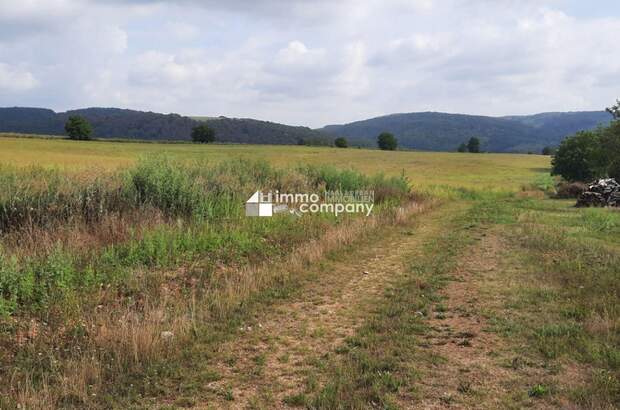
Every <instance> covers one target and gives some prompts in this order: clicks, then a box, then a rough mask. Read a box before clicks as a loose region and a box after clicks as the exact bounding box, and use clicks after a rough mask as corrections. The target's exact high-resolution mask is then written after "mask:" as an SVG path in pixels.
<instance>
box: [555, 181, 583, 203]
mask: <svg viewBox="0 0 620 410" xmlns="http://www.w3.org/2000/svg"><path fill="white" fill-rule="evenodd" d="M587 188H588V187H587V185H586V184H584V183H583V182H566V181H562V182H560V183H559V184H558V185H557V186H556V193H555V197H556V198H559V199H572V198H577V197H578V196H579V195H581V194H582V193H583V192H585V191H586V190H587Z"/></svg>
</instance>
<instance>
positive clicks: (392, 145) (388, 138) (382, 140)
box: [377, 132, 398, 151]
mask: <svg viewBox="0 0 620 410" xmlns="http://www.w3.org/2000/svg"><path fill="white" fill-rule="evenodd" d="M377 145H378V146H379V148H380V149H382V150H386V151H394V150H395V149H396V148H397V147H398V140H397V139H396V137H394V134H391V133H389V132H382V133H381V134H379V136H378V137H377Z"/></svg>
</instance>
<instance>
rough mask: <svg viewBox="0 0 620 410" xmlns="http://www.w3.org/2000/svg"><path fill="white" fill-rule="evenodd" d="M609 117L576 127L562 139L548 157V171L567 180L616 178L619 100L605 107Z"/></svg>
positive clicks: (619, 157)
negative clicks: (604, 122) (585, 128)
mask: <svg viewBox="0 0 620 410" xmlns="http://www.w3.org/2000/svg"><path fill="white" fill-rule="evenodd" d="M607 112H609V113H610V114H611V115H612V117H613V120H612V121H611V123H610V124H609V126H606V127H598V128H596V129H595V130H590V131H579V132H577V133H576V134H575V135H573V136H571V137H568V138H566V139H564V140H563V141H562V142H561V143H560V145H559V147H558V148H557V151H556V152H555V155H554V156H553V160H552V163H551V164H552V171H551V173H552V175H560V176H562V178H564V179H565V180H567V181H571V182H573V181H591V180H593V179H596V178H605V177H609V178H616V179H617V180H618V181H620V100H617V101H616V104H615V105H613V106H611V107H609V108H607Z"/></svg>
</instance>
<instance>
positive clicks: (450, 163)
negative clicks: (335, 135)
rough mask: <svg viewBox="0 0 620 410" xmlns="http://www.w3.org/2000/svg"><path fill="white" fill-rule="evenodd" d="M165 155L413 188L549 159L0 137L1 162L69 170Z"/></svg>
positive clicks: (529, 167)
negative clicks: (335, 173) (369, 177)
mask: <svg viewBox="0 0 620 410" xmlns="http://www.w3.org/2000/svg"><path fill="white" fill-rule="evenodd" d="M154 153H166V154H167V155H170V156H171V157H172V158H178V159H182V160H205V159H206V160H208V161H214V162H217V161H221V160H223V159H226V158H245V159H253V160H256V159H264V160H266V161H268V162H269V163H270V164H273V165H274V166H290V165H297V164H303V163H308V164H314V165H319V164H331V165H334V166H338V167H340V168H348V167H353V168H355V169H357V170H359V171H362V172H365V173H377V172H384V173H386V174H389V175H398V174H400V173H401V172H403V171H404V172H405V174H406V175H407V176H408V177H409V178H410V179H411V181H412V183H413V185H414V186H421V187H428V186H431V185H449V186H452V187H466V188H477V189H483V190H489V189H491V190H496V189H508V190H513V191H514V190H516V189H519V188H520V186H521V185H524V184H527V183H530V182H532V181H533V180H534V179H535V178H536V176H537V175H540V174H544V173H546V172H547V168H548V167H549V157H547V156H542V155H518V154H485V155H477V154H464V153H445V152H436V153H435V152H414V151H402V152H383V151H378V150H367V149H346V150H342V149H337V148H323V147H320V148H312V147H297V146H281V145H280V146H278V145H209V146H206V145H196V144H157V143H131V142H102V141H69V140H56V139H54V140H46V139H40V138H7V137H3V138H0V163H3V164H15V165H20V166H24V165H42V166H48V167H61V168H67V169H69V170H83V169H92V168H93V167H101V168H103V169H115V168H118V167H122V166H127V165H130V164H132V163H134V162H135V161H136V159H138V158H139V157H140V156H142V155H149V154H154Z"/></svg>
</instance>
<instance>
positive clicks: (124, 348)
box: [9, 201, 433, 408]
mask: <svg viewBox="0 0 620 410" xmlns="http://www.w3.org/2000/svg"><path fill="white" fill-rule="evenodd" d="M432 204H433V201H428V202H426V203H420V202H411V203H409V204H407V205H406V206H405V207H400V208H396V209H386V210H385V211H384V212H381V213H378V214H376V215H374V216H372V217H370V218H367V219H364V220H362V219H359V218H351V219H348V220H346V222H344V223H341V224H339V225H337V226H335V227H333V228H331V229H329V230H328V231H326V232H325V234H324V235H323V236H322V237H321V238H320V239H317V240H313V241H310V242H308V243H306V244H304V245H302V246H300V247H299V248H297V249H296V250H294V251H293V252H292V253H290V254H289V255H288V256H285V257H284V258H283V259H280V260H277V261H270V262H266V263H261V264H259V265H253V266H245V267H241V268H236V269H235V268H226V267H222V269H220V270H218V271H217V272H216V273H215V274H214V275H213V276H212V278H211V280H210V281H209V283H208V284H207V287H206V288H204V289H201V290H199V289H197V283H196V282H193V283H192V281H191V279H190V280H189V281H190V289H191V291H190V293H189V297H187V295H184V294H183V293H181V289H180V287H179V286H178V285H177V284H176V282H177V280H179V279H182V278H179V275H183V273H184V272H185V270H184V269H179V270H178V271H176V272H154V271H150V272H143V277H142V278H140V279H139V280H140V282H143V283H149V282H151V283H152V282H153V280H154V281H155V282H156V283H157V282H159V283H161V285H160V286H159V288H158V293H157V294H156V295H151V296H150V299H148V300H141V301H133V302H139V303H127V304H124V305H119V302H118V301H115V300H114V298H115V296H114V294H105V292H106V291H105V290H103V291H102V292H103V293H104V294H102V295H99V297H98V298H99V299H100V300H108V302H109V303H108V304H104V305H99V306H98V307H97V309H96V310H95V311H93V312H91V313H90V314H83V315H81V316H80V319H79V322H80V326H81V328H83V329H85V330H86V332H87V333H88V335H89V337H88V343H87V344H86V345H84V347H83V350H82V351H80V352H78V353H74V354H73V355H72V357H71V358H69V359H68V360H64V361H62V362H60V363H59V364H58V366H59V367H58V369H57V370H56V371H55V372H54V373H55V376H56V377H55V380H53V381H52V380H49V379H47V380H46V379H44V380H42V381H40V382H39V383H36V384H33V383H31V382H30V380H31V378H32V377H33V375H32V376H31V375H28V374H26V375H25V376H22V377H21V378H20V379H19V380H18V379H14V380H12V381H11V382H10V386H9V388H10V394H11V396H13V399H14V400H15V402H17V403H20V404H22V405H25V406H27V408H44V407H40V406H41V405H42V404H43V403H47V405H48V406H50V403H53V405H52V407H54V406H58V405H59V404H62V403H63V402H64V401H67V400H69V401H71V402H75V404H77V405H79V406H84V407H86V408H90V407H98V406H99V405H100V402H99V401H98V398H99V397H101V396H102V395H103V394H105V392H106V391H108V390H109V386H107V382H106V380H109V378H110V377H114V375H115V374H127V373H132V372H138V371H140V370H143V369H144V368H145V367H147V366H148V365H149V364H150V363H153V362H157V361H161V360H162V358H166V360H175V359H174V358H176V360H179V359H178V358H177V357H176V356H175V355H177V354H178V353H179V351H180V350H181V349H182V346H184V345H186V344H187V343H189V342H191V340H192V330H193V329H195V328H196V322H198V323H209V322H211V321H218V322H225V321H226V320H227V318H228V317H230V315H231V314H233V312H234V311H235V309H237V308H238V307H239V306H240V305H241V304H243V303H245V302H246V301H248V300H249V299H251V298H252V297H253V295H256V294H258V293H260V292H261V291H263V290H265V289H268V288H270V287H272V286H274V285H277V284H281V283H285V282H287V281H290V280H291V278H292V277H295V276H301V275H304V274H305V270H306V268H307V266H308V265H310V264H312V263H315V262H317V261H319V260H320V259H321V258H323V257H324V255H325V254H326V253H327V252H333V251H335V250H338V249H341V248H342V247H344V246H347V245H350V244H352V243H353V242H355V241H356V240H358V239H359V238H361V237H364V236H365V235H368V234H369V233H371V232H372V231H373V230H374V229H376V228H377V227H378V226H385V225H388V224H400V223H403V222H404V221H405V220H406V219H407V218H408V217H409V216H410V215H411V214H413V213H417V212H420V211H421V210H423V209H425V208H426V207H428V206H432ZM162 279H164V281H163V282H162ZM183 280H187V279H186V278H185V279H183ZM142 286H145V285H140V287H142ZM151 300H152V301H151ZM85 313H86V312H85ZM30 336H32V337H29V336H24V335H23V334H22V335H21V336H20V338H21V340H23V339H26V340H27V343H29V344H30V345H33V346H36V345H37V344H38V343H39V341H38V340H37V338H38V337H40V336H44V334H41V335H40V334H38V333H37V332H30ZM57 337H59V336H57ZM60 337H61V336H60ZM35 386H36V387H35ZM97 403H99V404H97ZM48 408H49V407H48Z"/></svg>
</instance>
